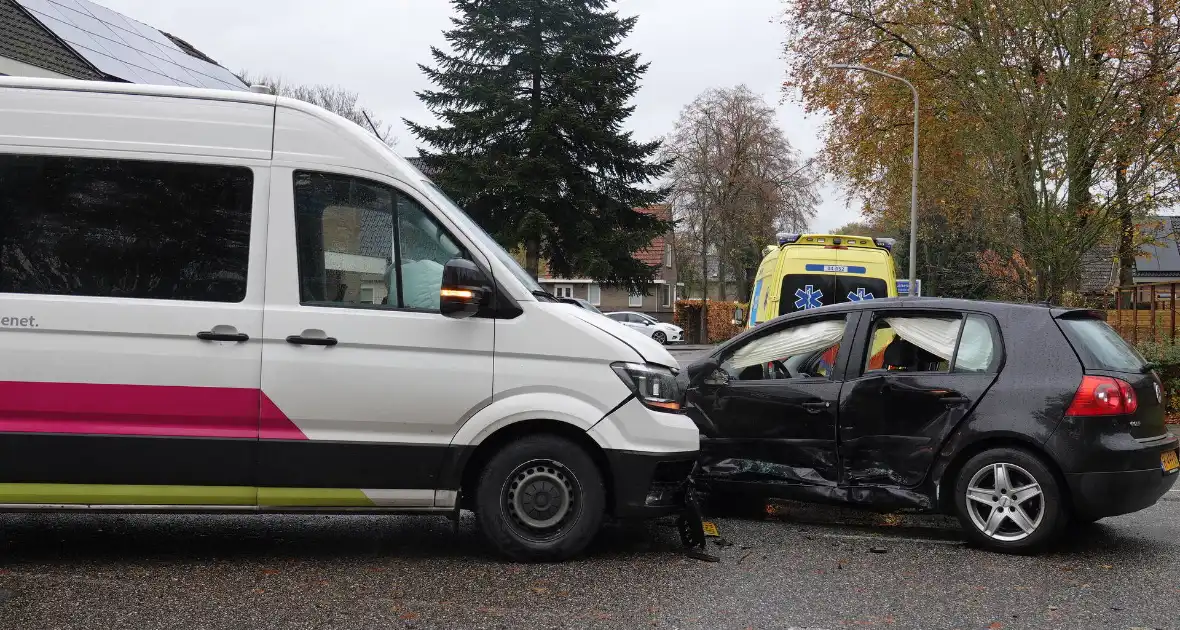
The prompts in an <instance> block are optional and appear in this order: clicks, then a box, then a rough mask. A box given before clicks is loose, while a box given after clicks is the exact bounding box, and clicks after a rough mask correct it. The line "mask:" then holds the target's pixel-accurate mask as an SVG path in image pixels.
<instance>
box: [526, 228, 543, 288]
mask: <svg viewBox="0 0 1180 630" xmlns="http://www.w3.org/2000/svg"><path fill="white" fill-rule="evenodd" d="M524 270H525V271H527V272H529V275H530V276H532V277H533V278H534V279H536V278H539V277H540V274H541V242H540V241H539V240H537V239H536V238H530V239H529V240H528V241H526V242H525V244H524Z"/></svg>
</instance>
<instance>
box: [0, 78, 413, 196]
mask: <svg viewBox="0 0 1180 630" xmlns="http://www.w3.org/2000/svg"><path fill="white" fill-rule="evenodd" d="M3 88H14V89H25V90H57V91H66V92H90V93H96V94H127V95H140V96H148V97H153V96H154V97H172V98H187V99H196V100H204V101H221V102H232V103H246V104H254V105H264V106H269V107H280V108H289V109H292V110H297V111H301V112H304V113H306V114H310V115H312V116H314V117H316V118H319V119H321V120H324V121H327V122H329V123H331V124H333V125H335V126H336V127H338V128H339V131H340V133H338V134H333V135H334V140H336V141H337V142H336V143H335V145H334V146H330V145H327V144H325V143H324V142H323V141H322V139H321V140H317V141H316V144H315V145H314V146H311V147H300V148H299V150H300V151H301V152H300V153H299V155H301V156H303V157H311V156H316V158H317V159H319V158H323V159H328V160H330V161H333V162H335V163H339V164H343V165H346V166H352V167H357V168H364V169H366V170H373V167H372V164H364V163H362V162H358V161H356V155H355V154H354V153H352V152H351V150H346V151H344V152H343V153H341V150H343V149H347V147H345V146H344V144H341V143H348V142H351V146H352V148H353V149H355V150H361V151H364V152H366V153H367V154H368V155H369V156H370V159H372V158H377V159H379V160H380V161H382V162H384V163H385V166H386V170H387V171H388V172H389V173H390V174H392V175H395V176H398V177H401V178H403V179H408V180H413V181H415V182H417V181H420V180H425V179H426V176H425V175H423V174H422V172H421V171H420V170H419V169H418V168H416V167H415V166H414V165H413V164H411V163H410V161H409V160H407V159H406V158H404V157H403V156H401V155H398V154H397V153H396V152H394V151H393V150H392V149H391V148H390V147H389V146H387V145H386V144H385V143H384V142H381V141H380V140H378V139H377V138H376V137H375V136H374V135H373V134H372V133H370V132H369V131H368V130H367V129H364V128H363V127H360V126H359V125H357V124H355V123H353V122H352V121H350V120H348V119H346V118H344V117H342V116H340V115H338V114H335V113H333V112H330V111H328V110H326V109H324V108H322V107H319V106H316V105H312V104H310V103H306V102H304V101H300V100H298V99H293V98H287V97H283V96H275V95H273V94H262V93H258V92H246V91H237V90H215V89H209V88H193V87H176V86H170V85H145V84H139V83H118V82H113V81H85V80H78V79H44V78H34V77H9V76H0V89H3ZM334 150H335V151H334ZM275 151H276V152H277V151H281V148H279V147H276V148H275ZM317 152H318V153H322V154H323V155H317ZM345 156H349V157H345Z"/></svg>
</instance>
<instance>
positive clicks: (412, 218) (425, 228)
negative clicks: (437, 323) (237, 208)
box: [294, 171, 465, 311]
mask: <svg viewBox="0 0 1180 630" xmlns="http://www.w3.org/2000/svg"><path fill="white" fill-rule="evenodd" d="M294 184H295V219H296V224H295V236H296V243H297V253H298V254H297V255H298V264H299V296H300V303H301V304H304V305H311V306H349V307H355V308H389V309H413V310H427V311H437V310H438V309H439V289H440V288H441V286H442V271H443V266H444V265H445V264H446V263H447V261H449V260H450V259H451V258H454V257H456V256H465V253H464V251H463V249H462V247H460V246H459V245H458V244H457V243H456V241H455V240H454V239H453V238H451V237H450V235H448V234H447V233H446V232H445V231H443V230H442V228H441V227H440V226H439V225H438V223H436V222H435V221H434V220H433V219H432V218H431V217H430V215H429V214H428V213H427V212H426V210H425V209H424V208H423V207H422V206H421V205H419V204H418V202H416V201H414V200H413V199H411V198H410V197H409V196H407V195H405V194H404V193H402V192H400V191H398V190H397V189H395V188H392V187H390V186H386V185H384V184H380V183H377V182H372V181H368V180H364V179H360V178H357V177H351V176H347V175H336V174H328V173H316V172H306V171H297V172H296V173H295V182H294Z"/></svg>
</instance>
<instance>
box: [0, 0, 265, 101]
mask: <svg viewBox="0 0 1180 630" xmlns="http://www.w3.org/2000/svg"><path fill="white" fill-rule="evenodd" d="M16 1H17V3H19V4H20V5H21V6H23V7H24V8H25V9H27V10H28V11H29V12H30V13H31V14H32V15H33V17H34V18H36V19H37V20H38V21H40V22H41V24H43V25H44V26H45V28H48V29H49V30H50V31H52V32H53V34H54V35H57V36H58V37H59V38H60V39H61V40H62V41H64V42H65V43H66V44H67V45H68V46H70V48H72V49H74V52H76V53H78V54H79V55H81V56H82V57H83V58H85V59H86V60H87V61H89V62H90V63H91V64H93V65H94V67H96V68H98V69H99V71H100V72H102V73H104V74H107V75H110V76H113V77H115V78H117V79H122V80H124V81H129V82H131V83H146V84H153V85H180V86H187V87H204V88H214V89H221V90H226V89H228V90H245V89H247V87H246V85H245V84H244V83H242V81H241V80H240V79H238V78H237V77H236V76H234V74H233V73H232V72H230V71H228V70H226V69H225V68H222V67H221V66H219V65H217V64H212V63H209V62H207V61H205V60H203V59H198V58H197V57H194V56H192V55H190V54H188V53H186V52H184V51H183V50H181V48H180V47H179V46H177V45H176V43H175V42H173V41H172V40H171V39H169V38H168V36H166V35H164V34H163V33H161V32H160V31H158V30H156V29H154V28H152V27H150V26H148V25H146V24H143V23H142V22H137V21H135V20H133V19H131V18H129V17H127V16H125V15H122V14H120V13H116V12H115V11H112V10H110V9H108V8H106V7H103V6H99V5H97V4H94V3H93V2H90V0H16Z"/></svg>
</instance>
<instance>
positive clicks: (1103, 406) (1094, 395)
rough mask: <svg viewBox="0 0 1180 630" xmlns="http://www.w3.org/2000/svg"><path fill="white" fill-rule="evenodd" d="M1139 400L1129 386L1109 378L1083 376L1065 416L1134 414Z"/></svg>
mask: <svg viewBox="0 0 1180 630" xmlns="http://www.w3.org/2000/svg"><path fill="white" fill-rule="evenodd" d="M1137 409H1139V399H1138V398H1136V397H1135V390H1134V389H1133V388H1132V387H1131V384H1130V383H1128V382H1126V381H1121V380H1119V379H1117V378H1111V377H1109V376H1085V377H1083V378H1082V384H1081V386H1080V387H1078V392H1077V393H1076V394H1074V397H1073V403H1072V404H1070V406H1069V409H1068V410H1066V412H1065V415H1067V416H1121V415H1128V414H1133V413H1135V410H1137Z"/></svg>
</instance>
